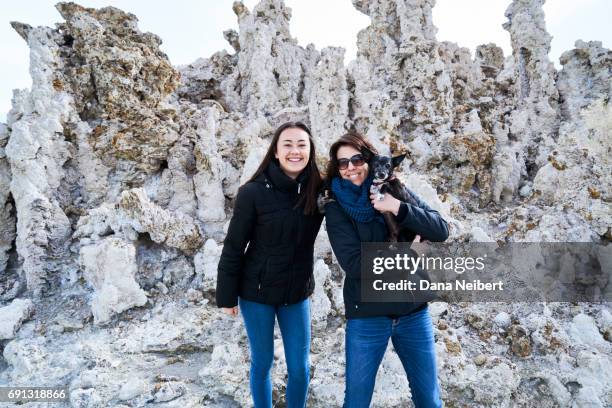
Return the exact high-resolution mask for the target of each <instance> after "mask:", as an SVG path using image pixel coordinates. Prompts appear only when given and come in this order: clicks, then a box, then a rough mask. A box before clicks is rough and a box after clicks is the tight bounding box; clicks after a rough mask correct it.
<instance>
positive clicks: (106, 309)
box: [81, 238, 147, 323]
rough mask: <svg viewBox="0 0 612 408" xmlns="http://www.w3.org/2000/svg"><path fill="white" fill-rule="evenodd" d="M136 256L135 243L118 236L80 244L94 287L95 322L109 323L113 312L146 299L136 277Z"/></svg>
mask: <svg viewBox="0 0 612 408" xmlns="http://www.w3.org/2000/svg"><path fill="white" fill-rule="evenodd" d="M135 258H136V251H135V249H134V246H133V245H132V244H129V243H127V242H124V241H122V240H120V239H118V238H107V239H105V240H103V241H101V242H100V243H98V244H94V245H88V246H84V247H82V248H81V264H82V266H83V276H84V277H85V279H86V280H87V282H89V284H90V285H91V286H93V288H94V290H95V293H94V295H93V299H92V301H91V311H92V313H93V316H94V322H95V323H106V322H108V321H109V320H110V319H111V318H112V317H113V315H114V314H117V313H121V312H123V311H124V310H127V309H129V308H131V307H134V306H143V305H144V304H145V303H147V296H146V294H145V292H144V291H143V290H142V289H140V287H139V286H138V283H136V281H135V280H134V276H135V275H136V269H137V267H136V259H135Z"/></svg>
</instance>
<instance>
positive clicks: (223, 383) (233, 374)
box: [198, 340, 251, 405]
mask: <svg viewBox="0 0 612 408" xmlns="http://www.w3.org/2000/svg"><path fill="white" fill-rule="evenodd" d="M248 371H249V368H248V364H247V359H246V356H245V354H244V351H243V349H242V348H241V347H239V346H238V345H237V344H235V343H228V342H227V340H226V341H225V342H223V343H221V344H219V345H216V346H215V348H214V349H213V351H212V355H211V359H210V362H209V363H208V364H207V365H206V366H204V368H202V369H201V370H200V371H199V373H198V374H199V376H200V379H201V381H202V384H203V386H204V390H206V395H208V396H209V397H212V398H215V397H218V395H219V394H225V395H231V396H232V397H233V399H234V400H236V402H238V403H240V404H244V405H248V404H250V403H251V396H250V392H249V385H248V381H245V377H244V375H245V373H247V372H248Z"/></svg>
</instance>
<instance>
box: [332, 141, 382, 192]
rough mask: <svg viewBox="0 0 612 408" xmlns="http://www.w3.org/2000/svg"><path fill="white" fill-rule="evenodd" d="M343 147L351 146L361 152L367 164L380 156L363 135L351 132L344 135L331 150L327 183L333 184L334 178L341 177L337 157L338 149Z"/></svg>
mask: <svg viewBox="0 0 612 408" xmlns="http://www.w3.org/2000/svg"><path fill="white" fill-rule="evenodd" d="M342 146H351V147H353V148H355V149H356V150H359V152H360V153H361V154H362V155H363V157H364V158H365V160H366V162H369V161H370V159H371V158H372V157H373V156H374V155H375V154H378V150H376V148H375V147H374V146H373V145H372V143H370V142H369V141H368V140H367V139H366V138H365V137H364V136H363V135H362V134H361V133H357V132H350V133H347V134H345V135H342V136H341V137H340V138H339V139H338V140H336V141H335V142H334V144H332V145H331V147H330V148H329V162H328V163H327V169H326V170H325V179H326V181H327V182H331V179H332V178H334V177H340V171H339V169H338V159H337V157H336V155H337V154H338V149H340V147H342Z"/></svg>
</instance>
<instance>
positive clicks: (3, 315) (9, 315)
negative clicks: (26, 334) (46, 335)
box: [0, 299, 34, 340]
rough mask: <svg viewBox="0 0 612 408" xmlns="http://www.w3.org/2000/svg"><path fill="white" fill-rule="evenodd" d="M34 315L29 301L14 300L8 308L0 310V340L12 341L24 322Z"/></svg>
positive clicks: (32, 306)
mask: <svg viewBox="0 0 612 408" xmlns="http://www.w3.org/2000/svg"><path fill="white" fill-rule="evenodd" d="M33 313H34V305H33V304H32V301H31V300H30V299H15V300H13V301H12V302H11V303H10V304H9V305H8V306H4V307H2V308H0V340H7V339H12V338H13V337H15V333H16V332H17V331H18V330H19V328H20V327H21V324H22V323H23V321H24V320H26V319H28V318H30V317H31V316H32V314H33Z"/></svg>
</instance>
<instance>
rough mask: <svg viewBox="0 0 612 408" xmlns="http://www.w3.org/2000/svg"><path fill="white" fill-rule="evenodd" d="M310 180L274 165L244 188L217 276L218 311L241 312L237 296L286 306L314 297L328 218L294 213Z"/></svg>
mask: <svg viewBox="0 0 612 408" xmlns="http://www.w3.org/2000/svg"><path fill="white" fill-rule="evenodd" d="M307 174H308V171H307V170H306V171H304V172H302V174H300V175H299V176H298V177H297V179H296V180H294V179H292V178H290V177H289V176H287V175H286V174H285V173H284V172H283V171H282V170H281V169H280V167H279V166H278V164H276V163H275V162H272V163H270V165H269V166H268V168H267V169H266V171H265V172H264V173H263V174H262V175H260V176H259V177H258V178H257V179H256V180H254V181H252V182H249V183H246V184H245V185H244V186H242V187H240V189H239V190H238V194H237V196H236V202H235V205H234V214H233V216H232V219H231V221H230V225H229V229H228V231H227V235H226V237H225V241H224V245H223V251H222V253H221V259H220V260H219V265H218V270H217V292H216V300H217V306H218V307H234V306H236V305H237V304H238V296H240V297H242V298H244V299H246V300H250V301H254V302H259V303H265V304H269V305H281V304H285V305H287V304H292V303H297V302H300V301H302V300H304V299H306V298H307V297H309V296H310V295H311V294H312V292H313V290H314V284H315V283H314V277H313V274H312V269H313V251H314V241H315V238H316V236H317V233H318V232H319V228H320V226H321V222H322V220H323V216H322V215H320V214H318V213H316V214H314V215H304V208H303V206H300V207H298V208H295V209H294V206H295V205H296V203H297V202H298V200H299V198H300V197H301V196H302V195H303V194H305V193H306V191H305V190H306V182H307V179H308V175H307ZM247 244H248V248H247V249H246V251H245V248H246V247H247Z"/></svg>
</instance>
